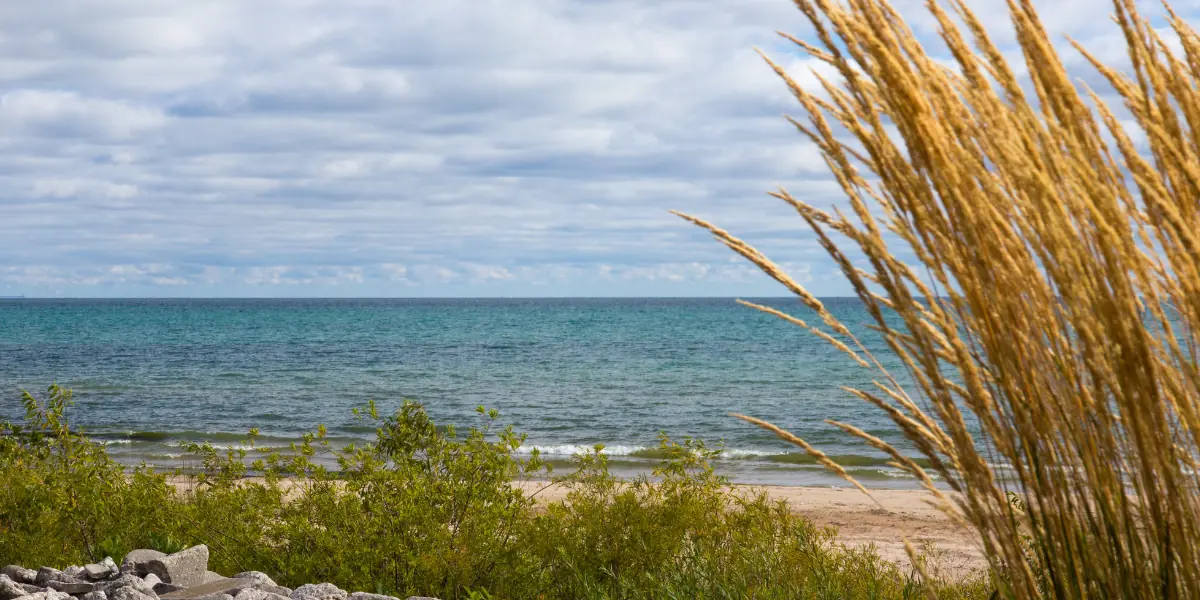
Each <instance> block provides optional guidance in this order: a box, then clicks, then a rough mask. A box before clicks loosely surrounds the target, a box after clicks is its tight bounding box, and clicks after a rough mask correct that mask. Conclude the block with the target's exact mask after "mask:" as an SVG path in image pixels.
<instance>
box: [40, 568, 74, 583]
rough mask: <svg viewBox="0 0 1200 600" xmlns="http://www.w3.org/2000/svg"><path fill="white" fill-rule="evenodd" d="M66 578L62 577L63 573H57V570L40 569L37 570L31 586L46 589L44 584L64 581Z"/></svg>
mask: <svg viewBox="0 0 1200 600" xmlns="http://www.w3.org/2000/svg"><path fill="white" fill-rule="evenodd" d="M66 577H67V576H66V575H64V574H63V572H62V571H59V570H58V569H52V568H50V567H42V568H40V569H38V571H37V577H35V578H34V579H33V584H34V585H40V586H42V587H47V586H46V583H48V582H50V581H63V580H64V579H66Z"/></svg>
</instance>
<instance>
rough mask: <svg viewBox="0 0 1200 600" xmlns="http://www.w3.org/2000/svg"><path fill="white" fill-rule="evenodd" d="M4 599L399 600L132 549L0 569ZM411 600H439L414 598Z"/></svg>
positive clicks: (194, 550)
mask: <svg viewBox="0 0 1200 600" xmlns="http://www.w3.org/2000/svg"><path fill="white" fill-rule="evenodd" d="M0 600H400V599H399V598H395V597H392V596H383V595H380V594H367V593H363V592H354V593H347V592H346V591H344V590H341V589H338V587H337V586H335V585H333V584H331V583H318V584H306V585H302V586H300V587H298V588H296V589H294V590H291V589H288V588H285V587H283V586H280V585H276V584H275V582H274V581H272V580H271V578H270V577H268V576H267V575H266V574H265V573H260V572H258V571H247V572H245V573H238V574H237V575H234V576H233V577H225V576H223V575H220V574H218V573H214V572H212V571H209V570H208V547H207V546H204V545H200V546H193V547H191V548H188V549H187V550H183V551H181V552H176V553H175V554H164V553H162V552H158V551H156V550H134V551H133V552H130V553H129V554H128V555H127V556H126V557H125V560H123V561H121V565H120V566H117V564H116V562H115V561H113V559H112V558H105V559H104V560H102V561H100V563H99V564H94V565H84V566H82V567H67V568H66V569H63V570H61V571H59V570H58V569H52V568H50V567H42V568H41V569H38V570H36V571H34V570H32V569H26V568H24V567H19V566H17V565H9V566H7V567H4V568H2V569H0ZM407 600H437V599H436V598H425V597H420V596H412V597H409V598H408V599H407Z"/></svg>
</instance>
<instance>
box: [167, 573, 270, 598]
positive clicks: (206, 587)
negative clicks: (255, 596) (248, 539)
mask: <svg viewBox="0 0 1200 600" xmlns="http://www.w3.org/2000/svg"><path fill="white" fill-rule="evenodd" d="M256 585H258V582H257V581H254V580H253V579H233V578H230V577H226V578H222V579H218V580H216V581H209V582H206V583H202V584H200V585H193V586H189V587H188V588H187V589H183V590H179V591H177V592H171V593H169V594H163V596H162V597H163V599H164V600H197V599H198V598H204V597H206V596H217V595H221V594H224V595H226V596H229V598H230V600H232V598H233V595H234V594H236V593H238V592H240V591H242V590H244V589H247V588H252V587H254V586H256Z"/></svg>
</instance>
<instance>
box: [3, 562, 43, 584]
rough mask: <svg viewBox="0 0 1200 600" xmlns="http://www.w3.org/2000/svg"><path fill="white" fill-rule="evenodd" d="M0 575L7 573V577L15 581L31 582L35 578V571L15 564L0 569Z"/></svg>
mask: <svg viewBox="0 0 1200 600" xmlns="http://www.w3.org/2000/svg"><path fill="white" fill-rule="evenodd" d="M0 575H7V576H8V578H9V579H11V580H13V581H15V582H17V583H33V582H34V581H35V580H36V579H37V571H34V570H33V569H26V568H25V567H19V566H17V565H8V566H7V567H4V568H3V569H0Z"/></svg>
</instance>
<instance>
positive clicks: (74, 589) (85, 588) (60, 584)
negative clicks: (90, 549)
mask: <svg viewBox="0 0 1200 600" xmlns="http://www.w3.org/2000/svg"><path fill="white" fill-rule="evenodd" d="M64 573H65V571H64ZM46 587H48V588H50V589H52V590H58V591H60V592H66V593H68V594H86V593H88V592H90V591H92V590H93V589H95V588H96V586H94V585H92V584H90V583H88V582H86V581H79V580H75V581H53V580H51V581H47V582H46Z"/></svg>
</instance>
